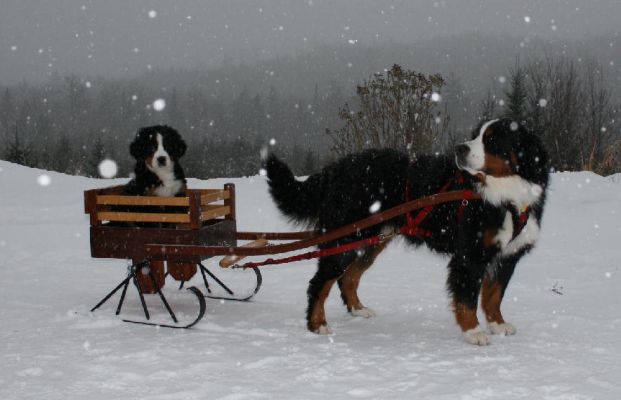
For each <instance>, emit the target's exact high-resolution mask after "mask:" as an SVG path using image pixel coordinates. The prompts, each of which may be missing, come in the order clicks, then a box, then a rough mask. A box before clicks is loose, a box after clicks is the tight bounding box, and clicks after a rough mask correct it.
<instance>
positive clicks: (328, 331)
mask: <svg viewBox="0 0 621 400" xmlns="http://www.w3.org/2000/svg"><path fill="white" fill-rule="evenodd" d="M314 332H315V333H316V334H318V335H331V334H332V329H330V328H329V327H328V325H320V326H319V328H317V329H316V330H315V331H314Z"/></svg>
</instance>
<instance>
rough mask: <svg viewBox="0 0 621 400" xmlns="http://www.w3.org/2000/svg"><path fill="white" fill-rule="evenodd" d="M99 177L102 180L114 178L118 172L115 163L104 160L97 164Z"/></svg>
mask: <svg viewBox="0 0 621 400" xmlns="http://www.w3.org/2000/svg"><path fill="white" fill-rule="evenodd" d="M98 169H99V175H101V176H102V177H103V178H108V179H109V178H114V177H115V176H116V173H117V172H118V167H117V165H116V162H114V161H113V160H109V159H105V160H103V161H102V162H100V163H99V167H98Z"/></svg>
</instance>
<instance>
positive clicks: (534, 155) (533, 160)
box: [516, 127, 549, 183]
mask: <svg viewBox="0 0 621 400" xmlns="http://www.w3.org/2000/svg"><path fill="white" fill-rule="evenodd" d="M517 139H518V145H517V146H516V148H517V154H516V157H517V159H518V164H517V172H518V174H519V175H520V176H522V177H524V178H525V179H528V180H529V181H531V182H537V183H545V182H547V176H548V170H549V166H548V162H549V156H548V152H547V151H546V149H545V147H544V146H543V143H542V142H541V139H540V138H539V136H537V135H536V134H535V133H533V132H530V131H528V130H526V129H525V128H523V127H520V132H519V134H518V138H517Z"/></svg>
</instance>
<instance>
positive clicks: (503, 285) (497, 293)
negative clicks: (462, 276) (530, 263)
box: [481, 254, 522, 335]
mask: <svg viewBox="0 0 621 400" xmlns="http://www.w3.org/2000/svg"><path fill="white" fill-rule="evenodd" d="M521 256H522V254H517V255H515V256H513V257H509V258H505V259H503V260H501V261H500V262H499V263H498V266H497V268H496V271H495V273H494V274H493V276H486V277H485V279H484V280H483V286H482V288H481V306H482V307H483V311H485V318H486V319H487V325H488V327H489V330H490V332H492V333H493V334H495V335H514V334H515V332H516V329H515V327H514V326H513V325H512V324H510V323H508V322H505V320H504V318H503V316H502V313H501V312H500V304H501V303H502V299H503V297H504V295H505V291H506V289H507V286H508V285H509V281H510V280H511V276H513V271H514V270H515V265H516V264H517V262H518V260H519V259H520V257H521Z"/></svg>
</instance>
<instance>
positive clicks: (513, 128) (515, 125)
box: [509, 121, 518, 132]
mask: <svg viewBox="0 0 621 400" xmlns="http://www.w3.org/2000/svg"><path fill="white" fill-rule="evenodd" d="M509 128H510V129H511V130H512V131H514V132H515V131H517V130H518V123H517V122H515V121H513V122H511V124H510V125H509Z"/></svg>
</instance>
